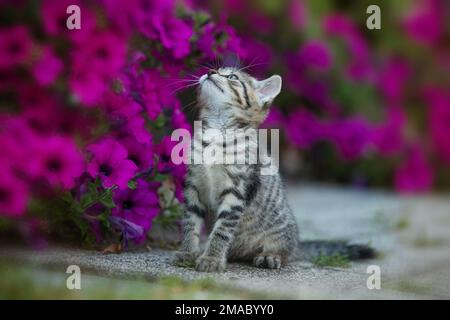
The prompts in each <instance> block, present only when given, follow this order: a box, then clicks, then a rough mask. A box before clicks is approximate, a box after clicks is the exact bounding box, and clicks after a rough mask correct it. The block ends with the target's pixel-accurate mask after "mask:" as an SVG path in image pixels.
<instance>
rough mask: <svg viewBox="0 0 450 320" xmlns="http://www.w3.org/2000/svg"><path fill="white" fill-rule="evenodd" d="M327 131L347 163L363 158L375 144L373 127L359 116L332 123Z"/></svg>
mask: <svg viewBox="0 0 450 320" xmlns="http://www.w3.org/2000/svg"><path fill="white" fill-rule="evenodd" d="M327 131H328V136H329V139H330V140H331V141H332V142H334V144H335V146H336V148H337V150H338V152H339V153H340V154H341V156H342V157H343V159H344V160H346V161H352V160H356V159H358V158H360V157H362V156H363V155H364V154H365V153H366V152H367V151H368V147H369V146H370V145H371V144H372V142H373V128H372V126H371V125H370V124H369V122H368V121H367V120H366V119H364V118H362V117H358V116H356V117H353V118H347V119H342V120H338V121H336V122H334V123H331V124H330V125H329V126H328V130H327Z"/></svg>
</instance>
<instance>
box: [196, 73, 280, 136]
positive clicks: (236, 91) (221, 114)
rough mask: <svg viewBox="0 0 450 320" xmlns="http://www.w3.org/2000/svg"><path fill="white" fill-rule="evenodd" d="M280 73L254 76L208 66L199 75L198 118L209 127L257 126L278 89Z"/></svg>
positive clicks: (265, 114) (264, 116)
mask: <svg viewBox="0 0 450 320" xmlns="http://www.w3.org/2000/svg"><path fill="white" fill-rule="evenodd" d="M280 90H281V77H280V76H278V75H274V76H271V77H270V78H268V79H265V80H260V81H259V80H257V79H255V78H253V77H251V76H250V75H249V74H247V73H245V72H243V71H240V70H239V69H236V68H220V69H218V70H210V71H209V72H208V73H207V74H205V75H203V76H202V77H200V80H199V91H198V101H199V104H200V106H201V113H200V118H201V120H206V121H207V122H208V124H209V125H210V126H211V127H215V128H219V129H220V128H233V127H249V126H250V127H254V128H256V127H258V126H259V125H260V124H261V123H262V122H263V121H264V119H265V118H266V116H267V114H268V111H269V107H270V104H271V103H272V101H273V99H274V98H275V97H276V96H277V95H278V94H279V93H280Z"/></svg>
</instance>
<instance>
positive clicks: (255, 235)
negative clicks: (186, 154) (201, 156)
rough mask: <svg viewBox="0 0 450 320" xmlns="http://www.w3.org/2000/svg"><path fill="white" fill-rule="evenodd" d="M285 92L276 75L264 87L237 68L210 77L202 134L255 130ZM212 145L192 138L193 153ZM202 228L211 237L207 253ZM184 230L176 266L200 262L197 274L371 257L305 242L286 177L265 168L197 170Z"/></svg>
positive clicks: (202, 88)
mask: <svg viewBox="0 0 450 320" xmlns="http://www.w3.org/2000/svg"><path fill="white" fill-rule="evenodd" d="M280 90H281V77H280V76H278V75H274V76H272V77H270V78H268V79H265V80H261V81H258V80H257V79H255V78H253V77H251V76H250V75H248V74H247V73H245V72H243V71H242V70H239V69H237V68H220V69H218V70H210V71H209V72H208V74H205V75H203V76H202V77H201V78H200V80H199V87H198V103H199V106H200V120H201V121H202V129H203V130H206V129H211V128H212V129H217V130H220V131H221V132H223V133H225V130H227V129H244V130H245V129H248V128H255V129H256V128H258V126H259V125H260V124H261V123H262V122H263V121H264V119H265V118H266V116H267V113H268V111H269V106H270V104H271V103H272V101H273V99H274V98H275V97H276V96H277V95H278V94H279V93H280ZM199 142H200V143H199ZM209 143H214V142H212V141H205V140H201V141H199V137H198V136H196V137H194V153H195V152H196V149H197V148H198V145H202V146H203V147H205V146H208V144H209ZM247 152H249V150H247ZM203 223H205V225H206V229H207V231H208V233H209V237H208V240H207V243H206V246H205V248H204V250H202V251H201V250H200V230H201V226H202V224H203ZM183 229H184V235H183V241H182V245H181V249H180V251H179V252H177V253H176V255H175V261H176V262H177V263H180V262H195V269H196V270H197V271H204V272H215V271H224V270H225V268H226V263H227V261H248V262H251V263H253V265H254V266H256V267H262V268H269V269H279V268H281V266H283V265H286V263H287V262H288V261H289V260H291V259H295V258H306V259H311V258H312V257H314V256H317V255H319V254H345V255H346V256H348V257H349V258H362V257H369V256H371V255H372V253H373V252H372V250H371V249H370V248H368V247H365V246H358V245H354V246H350V245H347V244H346V243H343V242H326V241H314V242H299V240H298V239H299V238H298V227H297V223H296V221H295V218H294V216H293V214H292V211H291V209H290V207H289V205H288V203H287V201H286V196H285V190H284V187H283V183H282V181H281V178H280V175H279V174H278V172H276V173H275V174H272V175H263V174H261V165H260V164H212V165H205V164H191V165H190V166H189V171H188V175H187V178H186V182H185V211H184V217H183Z"/></svg>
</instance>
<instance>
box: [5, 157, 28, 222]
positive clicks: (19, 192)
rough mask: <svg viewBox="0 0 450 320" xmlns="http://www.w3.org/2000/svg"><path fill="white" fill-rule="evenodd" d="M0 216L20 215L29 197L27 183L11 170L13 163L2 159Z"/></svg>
mask: <svg viewBox="0 0 450 320" xmlns="http://www.w3.org/2000/svg"><path fill="white" fill-rule="evenodd" d="M0 168H1V169H0V170H1V174H0V175H1V177H2V178H1V179H0V216H8V217H19V216H22V215H23V214H24V213H25V210H26V208H27V203H28V199H29V195H28V188H27V185H26V184H25V183H24V182H23V181H21V180H20V179H18V178H17V177H16V176H15V175H14V174H13V173H12V172H11V165H9V164H8V163H7V161H5V160H0Z"/></svg>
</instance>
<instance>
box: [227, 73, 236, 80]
mask: <svg viewBox="0 0 450 320" xmlns="http://www.w3.org/2000/svg"><path fill="white" fill-rule="evenodd" d="M228 79H230V80H238V77H237V75H235V74H230V75H228Z"/></svg>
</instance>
